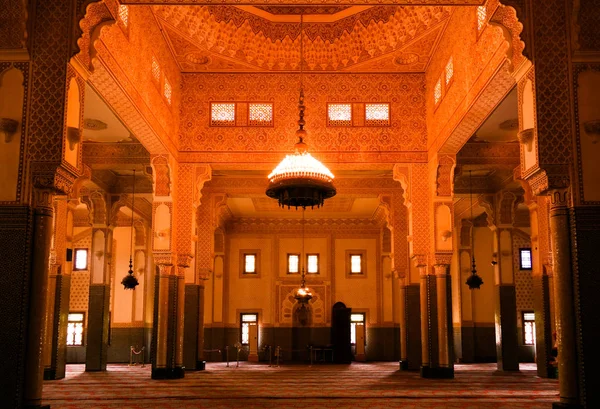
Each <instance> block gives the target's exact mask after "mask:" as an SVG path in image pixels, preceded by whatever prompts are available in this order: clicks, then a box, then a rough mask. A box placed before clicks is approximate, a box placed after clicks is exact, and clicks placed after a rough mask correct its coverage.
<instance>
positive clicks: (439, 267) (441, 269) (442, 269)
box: [433, 264, 449, 276]
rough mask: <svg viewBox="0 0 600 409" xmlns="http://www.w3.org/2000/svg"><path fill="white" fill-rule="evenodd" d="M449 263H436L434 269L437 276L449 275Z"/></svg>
mask: <svg viewBox="0 0 600 409" xmlns="http://www.w3.org/2000/svg"><path fill="white" fill-rule="evenodd" d="M448 267H449V265H448V264H436V265H434V266H433V270H434V272H435V275H436V276H447V275H448Z"/></svg>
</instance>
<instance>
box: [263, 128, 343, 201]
mask: <svg viewBox="0 0 600 409" xmlns="http://www.w3.org/2000/svg"><path fill="white" fill-rule="evenodd" d="M268 178H269V182H270V183H269V188H268V189H267V196H269V197H272V198H273V199H277V201H278V202H279V205H280V206H282V207H284V206H287V207H288V208H289V207H296V208H298V207H302V208H306V207H314V206H317V207H320V206H322V205H323V202H324V201H325V199H329V198H330V197H333V196H335V194H336V190H335V187H334V186H333V178H334V176H333V173H331V171H330V170H329V169H328V168H327V167H326V166H325V165H323V164H322V163H321V162H319V161H318V160H317V159H315V158H313V156H312V155H311V154H310V153H308V152H307V150H306V144H305V143H304V142H302V139H300V141H299V142H298V143H297V144H296V151H295V152H294V154H292V155H287V156H286V157H285V158H284V159H283V160H282V161H281V163H280V164H279V165H277V167H276V168H275V169H274V170H273V172H271V174H269V176H268Z"/></svg>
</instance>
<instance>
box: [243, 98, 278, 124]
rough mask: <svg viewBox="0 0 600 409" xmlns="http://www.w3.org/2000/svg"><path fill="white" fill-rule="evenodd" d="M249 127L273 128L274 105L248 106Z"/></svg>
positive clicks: (253, 104) (252, 104) (251, 104)
mask: <svg viewBox="0 0 600 409" xmlns="http://www.w3.org/2000/svg"><path fill="white" fill-rule="evenodd" d="M248 125H249V126H272V125H273V104H270V103H260V104H257V103H250V104H249V105H248Z"/></svg>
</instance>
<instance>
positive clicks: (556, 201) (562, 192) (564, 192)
mask: <svg viewBox="0 0 600 409" xmlns="http://www.w3.org/2000/svg"><path fill="white" fill-rule="evenodd" d="M548 195H549V196H550V209H551V210H553V209H557V208H561V207H567V206H569V203H570V201H571V200H570V199H571V197H570V190H569V188H563V189H552V190H550V191H548Z"/></svg>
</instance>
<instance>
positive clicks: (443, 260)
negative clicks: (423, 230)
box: [433, 252, 452, 267]
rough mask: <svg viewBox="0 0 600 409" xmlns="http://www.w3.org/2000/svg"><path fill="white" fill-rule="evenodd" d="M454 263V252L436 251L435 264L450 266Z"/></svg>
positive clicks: (435, 265)
mask: <svg viewBox="0 0 600 409" xmlns="http://www.w3.org/2000/svg"><path fill="white" fill-rule="evenodd" d="M451 263H452V253H450V252H448V253H435V256H434V260H433V266H434V267H437V266H449V265H450V264H451Z"/></svg>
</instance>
